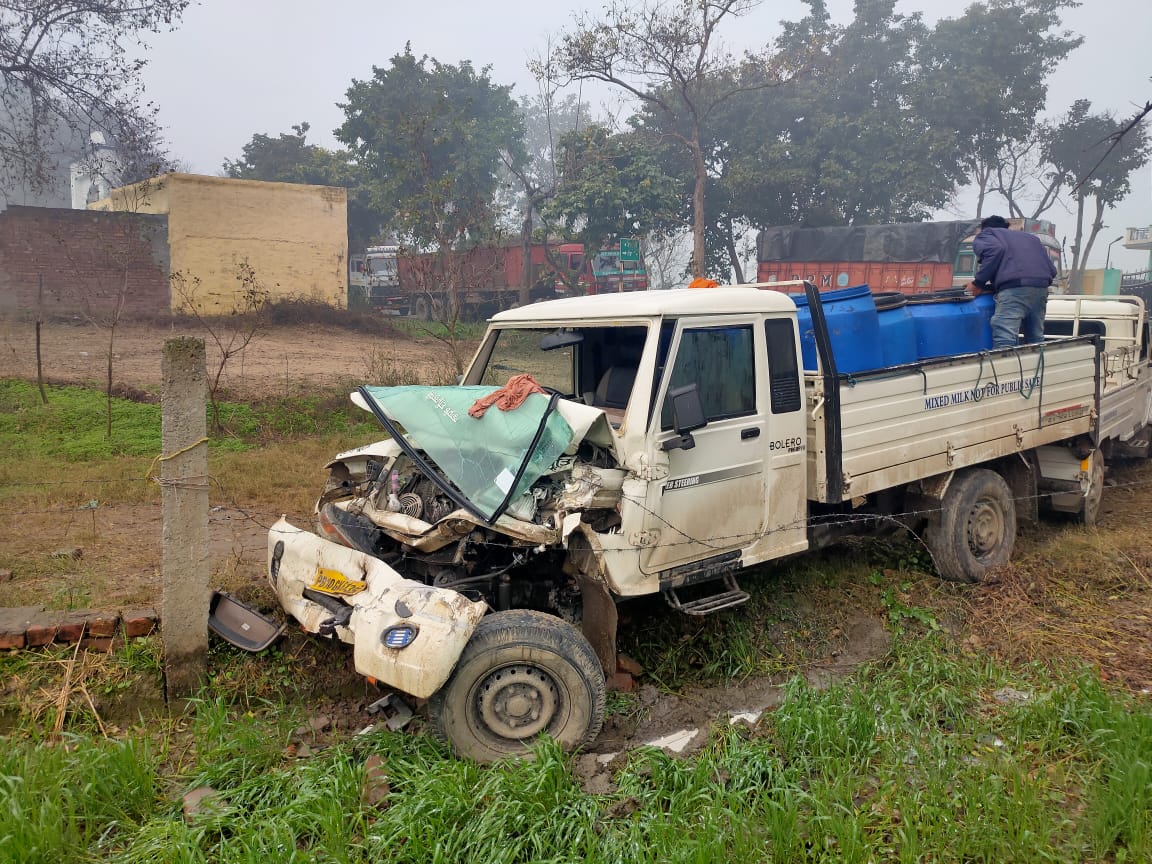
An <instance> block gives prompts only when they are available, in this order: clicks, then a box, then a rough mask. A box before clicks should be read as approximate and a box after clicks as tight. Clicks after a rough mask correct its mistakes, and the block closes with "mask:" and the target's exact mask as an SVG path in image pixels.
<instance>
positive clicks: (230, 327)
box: [171, 258, 270, 434]
mask: <svg viewBox="0 0 1152 864" xmlns="http://www.w3.org/2000/svg"><path fill="white" fill-rule="evenodd" d="M236 280H237V281H238V282H239V283H240V286H241V291H240V304H239V306H238V308H234V309H233V310H232V315H231V316H212V315H208V314H206V313H205V312H204V304H203V301H201V300H200V299H199V298H198V296H197V295H198V293H199V289H200V278H199V277H198V276H195V275H193V274H190V273H181V272H179V271H177V272H175V273H173V274H172V276H171V285H172V291H173V293H174V294H175V295H176V296H177V297H178V298H179V299H180V307H181V311H183V312H186V313H188V314H189V315H192V317H194V318H195V319H196V321H197V323H199V325H200V326H201V327H203V328H204V330H205V331H206V332H207V333H208V336H209V338H210V339H211V340H212V342H213V343H214V344H215V345H216V350H217V351H218V352H219V359H218V360H217V363H216V368H215V371H214V372H213V373H212V377H211V379H210V380H209V381H208V403H209V405H210V406H211V409H212V431H213V432H215V433H216V434H220V433H221V432H223V431H224V425H223V423H221V422H220V382H221V380H222V379H223V377H224V369H225V368H226V367H227V366H228V361H229V360H231V359H232V358H233V357H235V356H237V355H238V354H240V353H242V352H243V351H244V349H245V348H247V347H248V343H250V342H251V341H252V340H253V339H255V338H256V336H257V335H258V334H259V333H260V331H261V330H262V329H263V325H264V319H263V318H262V317H261V315H260V311H261V310H262V309H263V308H264V304H265V303H267V302H268V298H269V296H270V293H269V291H268V290H267V289H266V288H265V287H264V284H263V283H262V282H261V281H260V279H259V277H258V276H257V275H256V271H255V270H254V269H253V268H252V265H251V264H249V263H248V259H247V258H245V259H244V260H243V261H241V262H240V263H239V264H237V265H236Z"/></svg>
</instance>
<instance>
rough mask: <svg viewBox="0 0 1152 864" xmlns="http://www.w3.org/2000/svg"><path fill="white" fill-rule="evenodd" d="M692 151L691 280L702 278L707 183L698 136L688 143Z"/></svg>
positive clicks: (706, 170)
mask: <svg viewBox="0 0 1152 864" xmlns="http://www.w3.org/2000/svg"><path fill="white" fill-rule="evenodd" d="M688 147H689V149H691V151H692V167H693V168H694V169H695V172H696V184H695V186H694V187H693V189H692V278H694V279H702V278H704V187H705V185H706V184H707V182H708V166H706V165H705V164H704V153H703V152H702V151H701V150H700V136H699V135H698V134H697V135H696V136H694V137H693V139H692V140H691V141H689V142H688Z"/></svg>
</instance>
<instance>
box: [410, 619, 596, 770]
mask: <svg viewBox="0 0 1152 864" xmlns="http://www.w3.org/2000/svg"><path fill="white" fill-rule="evenodd" d="M604 694H605V688H604V673H603V671H602V670H601V668H600V662H599V660H597V659H596V652H595V651H593V650H592V646H591V645H589V644H588V640H587V639H585V638H584V636H583V635H582V634H581V633H580V632H579V631H578V630H576V629H575V628H574V627H573V626H572V625H570V624H568V623H566V622H564V621H561V620H560V619H559V618H556V617H553V616H552V615H546V614H544V613H543V612H533V611H529V610H522V609H521V610H514V611H511V612H496V613H494V614H492V615H488V616H487V617H485V618H484V619H483V620H481V622H480V624H479V625H478V626H477V627H476V630H475V631H474V632H473V634H472V638H471V639H470V640H469V641H468V644H467V645H466V646H465V647H464V652H463V653H462V654H461V655H460V660H459V661H458V662H457V664H456V669H455V671H453V673H452V677H451V678H449V679H448V683H447V684H445V685H444V686H443V687H442V688H441V689H440V690H439V691H438V692H437V693H436V694H435V695H434V696H433V697H432V698H431V699H430V700H429V703H428V712H429V715H430V717H431V720H432V724H433V729H434V730H435V731H436V732H437V733H438V734H439V735H441V736H442V737H443V738H444V739H446V740H447V741H448V743H449V744H451V745H452V749H453V750H454V751H455V752H456V754H457V755H458V756H462V757H465V758H468V759H474V760H476V761H477V762H493V761H495V760H497V759H503V758H506V757H508V756H523V755H525V754H526V753H528V752H529V751H530V750H531V748H532V745H533V744H534V743H535V741H536V740H537V739H538V737H539V736H540V735H541V734H545V733H546V734H548V735H549V736H551V737H552V738H553V739H555V740H556V741H557V742H559V744H560V745H561V746H562V747H563V748H564V749H565V750H569V751H571V750H575V749H577V748H579V747H581V746H583V745H584V744H587V743H588V742H589V741H591V740H592V739H593V738H595V737H596V735H597V733H598V732H599V731H600V725H601V724H602V723H603V722H604Z"/></svg>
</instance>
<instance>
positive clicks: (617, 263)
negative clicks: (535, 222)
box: [366, 243, 648, 321]
mask: <svg viewBox="0 0 1152 864" xmlns="http://www.w3.org/2000/svg"><path fill="white" fill-rule="evenodd" d="M374 249H377V250H379V251H377V252H374V251H373V250H374ZM528 254H529V263H530V271H529V273H530V278H531V280H532V281H531V287H530V289H529V295H528V296H529V300H530V302H536V301H538V300H551V299H555V298H557V297H567V296H574V295H582V294H608V293H615V292H618V291H645V290H647V289H648V275H647V273H646V272H645V270H644V263H643V261H621V260H620V247H619V245H617V246H614V247H612V248H609V249H604V250H601V251H600V252H597V253H596V254H595V255H591V256H587V255H585V254H584V246H583V245H582V244H580V243H558V244H557V243H550V244H544V243H533V244H531V245H530V246H529V247H528ZM374 257H375V258H385V257H391V258H392V260H394V261H395V262H396V266H395V269H394V272H395V274H396V277H395V279H394V280H393V281H392V282H391V283H390V284H389V285H388V286H387V287H386V288H381V287H377V288H376V289H374V290H373V291H372V294H371V296H370V303H371V305H373V306H375V307H377V308H379V309H382V310H383V311H385V312H388V313H390V314H394V315H412V316H413V317H416V318H420V319H421V320H425V321H428V320H435V319H439V318H441V317H442V316H443V315H444V313H445V310H447V309H450V308H451V301H452V291H451V282H452V281H454V282H455V286H456V292H455V296H456V302H457V303H458V304H459V307H460V317H461V318H462V319H482V318H487V317H488V316H490V315H492V314H495V313H496V312H499V311H501V310H503V309H509V308H511V307H513V306H515V305H517V304H518V303H519V301H520V287H521V281H522V278H523V274H524V266H523V263H524V247H523V246H522V245H521V244H519V243H509V244H506V245H502V246H494V245H490V246H476V247H473V248H472V249H468V250H465V251H462V252H454V253H452V258H451V260H449V261H447V262H446V261H445V260H444V259H443V258H442V257H441V256H440V255H439V254H438V253H413V252H407V251H405V250H403V249H399V248H397V247H373V249H370V250H369V253H368V254H367V256H366V258H367V259H369V260H368V261H367V265H368V266H370V267H371V266H373V264H375V265H376V267H377V269H380V267H381V266H383V265H384V264H386V263H387V262H385V261H376V262H373V261H372V260H371V259H373V258H374ZM446 264H447V265H449V266H446Z"/></svg>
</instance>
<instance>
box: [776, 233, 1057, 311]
mask: <svg viewBox="0 0 1152 864" xmlns="http://www.w3.org/2000/svg"><path fill="white" fill-rule="evenodd" d="M1008 224H1009V227H1011V228H1012V229H1014V230H1018V231H1027V232H1029V233H1031V234H1035V235H1036V236H1037V237H1038V238H1039V239H1040V242H1041V243H1043V244H1044V247H1045V248H1046V249H1047V250H1048V254H1049V255H1050V256H1051V257H1052V260H1053V263H1055V265H1056V270H1057V272H1058V273H1063V269H1064V268H1063V266H1062V264H1061V262H1062V254H1061V248H1060V243H1059V241H1058V240H1057V239H1056V227H1055V225H1053V224H1052V223H1051V222H1049V221H1047V220H1044V219H1009V220H1008ZM978 230H979V222H978V221H974V220H964V221H957V222H908V223H892V224H887V225H846V226H833V227H828V228H795V227H792V226H779V227H773V228H765V229H764V230H762V231H761V232H760V235H759V237H758V239H757V244H756V248H757V277H756V278H757V279H758V280H759V281H760V282H779V281H786V280H793V279H807V280H808V281H810V282H812V283H814V284H815V285H816V286H817V287H818V288H820V289H822V290H829V289H835V288H846V287H848V286H850V285H870V286H871V287H872V289H873V290H875V291H900V292H903V293H905V294H921V293H926V292H929V291H941V290H944V289H947V288H952V287H963V286H965V285H967V284H968V283H969V282H970V281H972V277H973V276H974V275H975V274H976V269H977V268H976V254H975V253H974V252H973V251H972V241H973V239H974V238H975V236H976V232H977V231H978Z"/></svg>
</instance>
